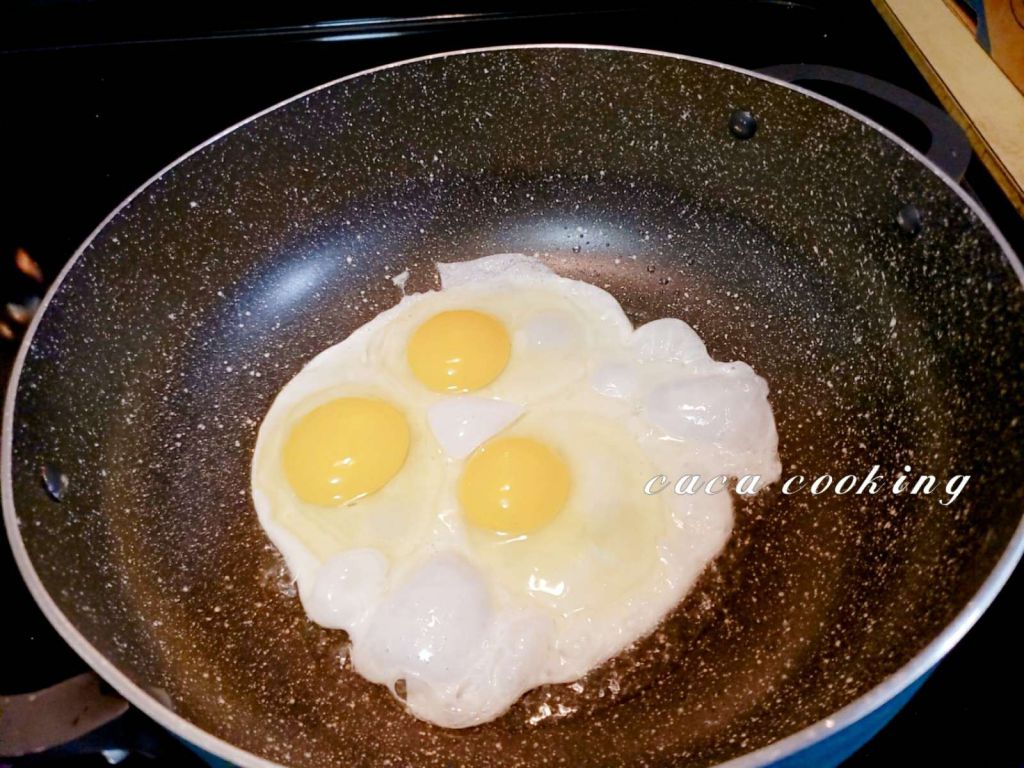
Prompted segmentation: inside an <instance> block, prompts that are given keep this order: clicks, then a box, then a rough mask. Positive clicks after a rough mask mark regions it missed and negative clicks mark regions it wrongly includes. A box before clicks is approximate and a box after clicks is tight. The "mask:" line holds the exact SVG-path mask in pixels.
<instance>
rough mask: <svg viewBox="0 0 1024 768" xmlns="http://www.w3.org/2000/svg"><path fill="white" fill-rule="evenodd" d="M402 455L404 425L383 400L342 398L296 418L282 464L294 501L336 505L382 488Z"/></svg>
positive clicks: (406, 444)
mask: <svg viewBox="0 0 1024 768" xmlns="http://www.w3.org/2000/svg"><path fill="white" fill-rule="evenodd" d="M408 453H409V424H408V422H407V421H406V420H405V416H404V415H403V414H402V412H401V411H399V410H398V409H397V408H395V407H394V406H392V405H389V404H388V403H386V402H384V401H383V400H374V399H371V398H362V397H342V398H339V399H337V400H332V401H330V402H329V403H325V404H324V405H321V406H319V407H317V408H314V409H313V410H312V411H310V412H309V413H307V414H306V415H305V416H303V417H302V418H301V419H299V421H298V422H297V423H296V424H295V426H294V427H292V430H291V433H290V434H289V435H288V440H287V441H286V442H285V445H284V455H283V464H284V472H285V476H286V477H287V478H288V482H289V483H290V484H291V487H292V490H294V491H295V493H296V494H297V495H298V497H299V498H300V499H302V500H303V501H305V502H308V503H310V504H317V505H319V506H325V507H328V506H341V505H342V504H345V503H346V502H349V501H353V500H355V499H359V498H361V497H363V496H367V495H369V494H371V493H373V492H375V491H379V490H380V489H381V488H383V487H384V486H385V485H386V484H387V482H388V481H389V480H390V479H391V478H392V477H394V476H395V475H396V474H397V473H398V470H400V469H401V468H402V464H404V463H405V457H406V455H407V454H408Z"/></svg>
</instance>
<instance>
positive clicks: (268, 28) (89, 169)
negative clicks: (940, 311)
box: [0, 0, 1024, 768]
mask: <svg viewBox="0 0 1024 768" xmlns="http://www.w3.org/2000/svg"><path fill="white" fill-rule="evenodd" d="M283 5H286V6H287V7H274V8H270V9H262V8H260V9H257V8H252V7H248V6H241V5H238V6H236V5H234V4H225V5H224V6H223V7H219V8H215V9H212V10H211V8H210V7H209V6H210V4H208V3H205V4H200V3H198V2H193V1H191V0H189V1H185V2H174V3H170V2H162V1H157V0H154V2H149V3H145V4H136V3H130V2H109V1H104V0H93V2H89V3H79V2H73V1H72V0H49V1H48V2H43V1H41V0H36V1H35V2H24V1H21V2H14V3H13V4H9V5H7V6H6V7H5V9H4V10H3V11H2V12H0V14H2V15H0V18H3V17H6V18H4V20H3V22H2V23H0V28H2V31H0V89H2V102H0V103H3V104H4V106H5V111H6V114H5V116H4V118H5V119H4V121H3V123H4V127H3V132H4V138H5V140H4V141H3V143H2V145H0V158H2V166H0V167H2V175H0V181H2V183H3V184H4V185H5V186H6V190H5V195H4V198H5V199H6V200H7V203H6V205H7V210H6V215H5V216H4V217H3V219H2V220H0V301H2V302H3V303H4V304H6V309H5V311H4V313H3V314H2V315H0V378H2V380H3V381H4V382H6V379H7V376H8V374H9V372H10V367H11V364H12V362H13V358H14V355H15V353H16V350H17V343H18V340H19V339H20V336H21V334H22V333H23V330H24V323H25V321H26V318H27V317H29V316H30V314H31V311H32V309H33V307H34V302H35V301H36V300H37V299H38V297H39V296H40V295H41V294H42V293H43V292H44V291H45V288H46V285H47V284H48V283H49V281H51V280H52V279H53V277H54V276H55V275H56V274H57V273H58V272H59V270H60V268H61V266H62V265H63V264H64V263H65V262H66V260H67V259H68V258H69V257H70V255H71V254H72V253H73V252H74V250H75V248H76V247H77V246H78V245H79V244H80V243H81V242H82V240H84V238H85V237H86V236H87V235H88V234H89V232H91V231H92V229H93V228H94V227H95V226H96V224H97V223H98V222H99V221H101V220H102V219H103V218H104V216H106V214H107V213H108V212H109V211H110V210H111V209H112V208H114V207H115V206H116V205H117V204H118V203H119V202H120V201H121V200H122V199H124V198H125V197H126V196H127V195H128V194H130V193H131V192H132V191H133V190H134V189H135V188H136V187H138V186H139V185H140V184H141V183H143V182H144V181H145V180H146V179H148V178H149V177H150V176H151V175H153V174H154V173H155V172H156V171H158V170H159V169H160V168H162V167H164V166H165V165H167V164H168V163H170V162H171V161H172V160H174V159H175V158H176V157H178V156H179V155H181V154H182V153H184V152H185V151H187V150H188V149H190V148H191V147H192V146H194V145H196V144H198V143H200V142H201V141H203V140H205V139H206V138H208V137H209V136H211V135H213V134H215V133H217V132H218V131H220V130H221V129H223V128H225V127H227V126H229V125H231V124H233V123H235V122H237V121H238V120H241V119H242V118H245V117H247V116H248V115H250V114H252V113H254V112H257V111H259V110H261V109H263V108H265V107H267V106H269V105H271V104H274V103H276V102H278V101H280V100H282V99H284V98H287V97H288V96H291V95H293V94H295V93H298V92H300V91H303V90H305V89H307V88H310V87H312V86H315V85H317V84H319V83H322V82H325V81H328V80H332V79H334V78H337V77H340V76H343V75H346V74H350V73H353V72H357V71H360V70H363V69H366V68H369V67H373V66H376V65H379V64H384V63H387V62H391V61H398V60H401V59H406V58H411V57H415V56H421V55H424V54H429V53H435V52H439V51H446V50H455V49H462V48H475V47H482V46H489V45H502V44H516V43H541V42H549V43H550V42H578V43H601V44H613V45H623V46H634V47H640V48H651V49H658V50H665V51H672V52H678V53H685V54H689V55H693V56H699V57H704V58H709V59H714V60H718V61H723V62H727V63H729V64H734V65H738V66H741V67H746V68H749V69H762V68H773V67H774V68H777V67H780V66H783V65H792V64H800V63H803V64H812V65H826V66H828V67H835V68H841V69H843V70H849V71H852V72H855V73H859V74H861V75H867V76H869V77H872V78H876V79H879V80H883V81H887V82H889V83H893V84H896V85H897V86H899V87H901V88H902V89H905V90H907V91H910V92H911V93H913V94H916V95H917V96H919V97H921V98H923V99H924V100H926V101H928V102H930V103H932V104H935V105H937V101H936V100H935V99H934V97H933V96H932V94H931V91H930V90H929V89H928V86H927V85H926V84H925V82H924V80H923V79H922V78H921V77H920V75H919V74H918V73H917V70H916V69H915V68H914V66H913V64H912V63H911V61H910V59H909V58H908V57H907V56H906V55H905V54H904V52H903V51H902V49H901V48H900V47H899V45H898V43H897V42H896V40H895V39H894V38H893V37H892V35H891V34H890V33H889V31H888V29H887V28H886V26H885V24H884V23H883V22H882V21H881V19H880V18H879V17H878V16H877V14H876V13H875V11H874V10H873V9H872V8H871V7H870V6H869V5H868V4H867V3H863V4H846V3H835V2H831V1H830V0H821V1H820V2H813V1H811V0H807V1H805V2H767V1H762V2H753V1H745V2H742V1H739V0H736V1H728V2H715V3H692V4H688V6H687V9H686V12H685V13H683V14H672V15H669V14H667V13H665V12H662V11H658V10H655V9H653V8H644V7H633V8H619V9H613V10H602V11H593V10H582V9H580V8H577V7H573V6H568V5H561V4H558V3H545V4H543V5H541V4H531V5H525V6H520V9H519V10H516V11H514V12H512V11H502V12H493V11H486V12H482V11H480V10H479V9H473V8H471V7H468V6H463V7H455V6H449V7H445V8H440V7H435V8H433V9H431V10H429V11H427V10H424V11H422V12H421V13H420V15H419V16H416V17H409V16H402V15H398V12H397V11H396V12H392V9H391V8H390V7H389V4H388V3H377V4H375V5H374V6H373V7H372V9H370V8H365V9H360V8H359V6H358V4H355V7H349V4H346V13H347V14H349V15H348V16H346V17H339V16H338V15H337V7H335V8H331V5H336V4H327V3H319V2H303V1H302V0H293V1H292V2H290V3H287V4H283ZM228 6H230V7H228ZM332 13H333V14H334V15H332ZM855 79H856V78H855ZM804 84H805V85H807V86H808V87H811V88H813V89H815V90H819V91H821V92H822V93H824V94H825V95H828V96H830V97H832V98H835V99H837V100H839V101H842V102H843V103H845V104H847V105H849V106H850V107H852V108H854V109H856V110H858V111H860V112H862V113H865V114H867V115H869V116H870V117H872V118H873V119H875V120H877V121H878V122H880V123H882V124H883V125H885V126H887V127H889V128H890V129H892V130H893V131H895V132H896V133H897V134H899V135H901V136H902V137H903V138H905V139H906V140H907V141H909V142H910V143H912V144H913V145H915V146H917V147H918V148H920V149H922V150H923V151H924V150H927V149H928V145H929V142H930V140H931V139H930V134H929V132H928V130H927V129H925V128H924V127H923V126H922V124H921V123H920V122H919V121H918V119H917V118H914V117H912V116H909V115H908V114H907V113H906V112H905V111H902V110H900V109H899V108H897V107H894V106H893V105H891V104H889V103H887V102H885V101H882V100H879V99H877V98H875V97H872V96H867V95H865V94H863V93H861V92H860V91H859V90H857V89H855V88H851V87H850V86H849V84H845V85H844V84H842V83H836V82H831V83H826V82H821V81H817V80H816V81H808V82H806V83H804ZM964 185H965V187H966V188H967V189H968V190H969V191H970V192H971V194H973V195H974V196H975V197H976V198H977V199H978V200H979V201H980V202H981V204H982V205H983V206H984V207H985V208H986V209H987V210H988V211H989V213H990V214H991V215H992V217H993V219H994V220H995V221H996V223H997V225H998V226H999V227H1000V228H1001V229H1002V231H1003V233H1004V234H1005V235H1006V236H1007V237H1008V239H1009V240H1010V242H1011V245H1013V247H1014V248H1015V250H1016V251H1017V252H1018V253H1020V254H1024V220H1022V219H1021V218H1020V217H1019V216H1017V214H1016V213H1015V212H1014V211H1013V209H1012V207H1011V206H1010V204H1009V202H1008V201H1007V200H1006V199H1005V198H1004V197H1003V196H1002V194H1001V192H1000V191H999V189H998V187H996V185H995V184H994V182H993V181H992V179H991V177H990V176H989V175H988V173H987V171H986V170H985V169H984V167H983V166H982V165H981V163H980V162H978V161H977V160H976V159H975V158H972V159H971V160H970V162H969V164H968V165H967V168H966V173H965V174H964ZM0 579H3V582H2V583H3V584H4V590H5V594H6V595H7V598H6V601H5V606H4V607H5V613H6V618H7V621H6V622H5V629H4V635H5V637H4V640H5V643H4V644H5V647H6V648H7V649H8V650H7V653H8V663H7V664H5V665H4V666H3V669H2V671H0V694H13V693H21V692H26V691H31V690H38V689H40V688H43V687H46V686H48V685H51V684H54V683H56V682H59V681H61V680H63V679H65V678H68V677H70V676H72V675H74V674H77V673H79V672H82V671H84V670H85V669H86V667H85V664H84V663H83V662H82V661H81V660H79V658H78V657H77V656H76V655H75V654H74V652H73V651H71V650H70V648H68V647H67V645H66V644H64V642H63V641H62V640H61V639H60V638H59V636H58V635H57V634H56V632H55V631H54V630H53V629H51V627H50V625H49V624H48V622H47V621H46V620H45V619H44V618H43V616H42V614H41V613H40V612H39V611H38V609H37V608H36V606H35V603H34V602H33V601H32V599H31V597H30V596H29V594H28V592H27V590H26V589H25V587H24V586H23V584H22V582H21V579H20V577H19V575H18V573H17V569H16V568H15V566H14V563H13V560H12V559H11V557H10V554H9V551H8V550H7V548H6V547H3V548H2V550H0ZM1022 598H1024V575H1022V573H1021V570H1020V569H1018V572H1017V574H1016V575H1015V576H1014V577H1013V578H1012V579H1011V581H1010V583H1009V584H1008V585H1007V587H1006V588H1005V589H1004V590H1003V592H1002V593H1001V595H1000V596H999V597H998V598H997V600H996V602H995V603H994V604H993V606H992V607H991V608H990V609H989V611H988V612H987V613H986V614H985V615H984V616H983V617H982V619H981V620H980V621H979V623H978V624H977V626H976V627H975V628H974V629H973V630H972V631H971V632H970V634H969V635H968V636H967V637H966V638H965V639H964V640H963V641H962V642H961V643H960V645H958V646H957V647H956V648H955V649H954V650H953V651H952V652H951V653H950V654H949V656H948V657H947V659H946V660H945V661H943V662H942V663H941V664H940V666H939V667H938V669H937V670H936V671H935V672H934V674H933V675H932V676H931V678H929V680H928V681H927V682H926V683H925V684H924V686H923V688H922V689H921V691H920V692H919V693H918V694H917V696H916V697H915V698H914V699H913V700H912V701H911V703H910V704H909V705H908V706H907V707H906V708H905V709H904V710H903V712H901V713H900V714H899V715H898V716H897V717H896V719H895V720H893V721H892V723H891V724H889V725H888V726H887V727H886V728H885V729H884V730H883V731H882V732H881V733H880V734H879V735H878V736H877V737H876V738H875V739H874V740H873V741H872V742H870V743H869V744H868V745H867V746H866V747H865V748H864V749H862V750H861V751H860V752H859V753H857V754H856V755H855V756H854V757H853V758H851V759H850V760H849V761H848V762H847V763H846V765H847V766H849V768H858V767H860V766H871V765H878V764H889V763H892V762H895V761H897V760H901V761H902V760H905V759H907V757H908V756H909V755H914V758H915V762H920V763H923V764H930V763H932V764H967V763H969V764H977V763H978V761H979V759H982V760H983V761H984V764H985V765H989V766H1019V765H1024V740H1022V739H1021V738H1020V737H1019V735H1018V733H1017V731H1018V730H1019V725H1020V723H1019V721H1020V707H1019V706H1017V707H1016V708H1015V709H1014V708H1012V707H1011V708H1008V707H1007V706H1006V702H1007V701H1012V697H1013V696H1014V695H1019V692H1020V691H1021V690H1024V662H1022V660H1021V656H1020V652H1019V635H1018V634H1017V633H1016V632H1015V627H1016V626H1017V624H1016V619H1017V618H1018V616H1017V614H1018V612H1019V606H1020V605H1021V600H1022ZM111 744H117V745H119V746H125V747H127V748H128V751H127V754H126V753H125V752H123V751H114V752H109V751H108V752H107V754H106V755H105V756H104V755H102V754H98V753H97V752H98V750H100V749H101V748H103V747H105V746H109V745H111ZM982 755H983V756H984V757H983V758H982V757H981V756H982ZM108 762H121V764H122V765H127V766H134V765H138V766H143V765H148V766H164V765H166V766H170V765H174V766H182V767H184V768H187V766H189V765H192V764H195V765H200V764H202V763H201V762H200V761H199V759H198V758H196V757H195V756H193V755H192V754H191V753H190V752H188V751H187V750H186V749H185V748H183V747H181V745H180V744H179V743H178V742H176V741H175V740H174V739H172V738H170V737H168V736H167V734H165V733H164V732H163V731H161V730H160V729H159V728H158V727H156V726H155V725H154V724H152V723H151V722H150V721H148V720H147V719H146V718H145V717H144V716H143V715H141V714H140V713H137V712H131V713H129V715H128V716H126V717H125V718H122V719H121V720H119V721H117V723H116V724H115V726H114V728H113V729H108V730H107V731H106V732H105V733H103V734H100V735H99V736H98V737H96V738H94V739H93V740H92V741H90V740H85V741H83V742H80V743H76V744H75V745H73V746H72V747H70V748H68V749H65V750H63V751H62V752H61V753H60V754H51V755H46V756H42V757H38V758H34V759H32V760H31V761H21V764H29V763H31V764H35V765H73V766H79V765H81V766H88V765H106V764H108ZM0 765H2V763H0Z"/></svg>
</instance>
